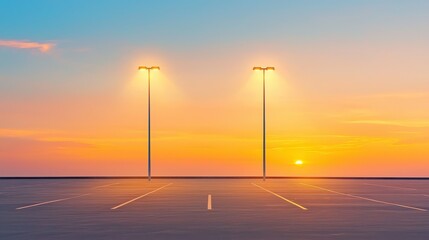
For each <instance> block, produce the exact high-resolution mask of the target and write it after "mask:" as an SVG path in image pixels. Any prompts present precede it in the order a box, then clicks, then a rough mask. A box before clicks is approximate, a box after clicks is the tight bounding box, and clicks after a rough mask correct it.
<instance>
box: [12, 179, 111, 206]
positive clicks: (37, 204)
mask: <svg viewBox="0 0 429 240" xmlns="http://www.w3.org/2000/svg"><path fill="white" fill-rule="evenodd" d="M115 184H118V183H112V184H107V185H102V186H98V187H94V188H92V189H97V188H102V187H108V186H112V185H115ZM90 194H91V193H85V194H81V195H78V196H74V197H69V198H60V199H55V200H51V201H46V202H41V203H35V204H31V205H27V206H23V207H19V208H16V210H21V209H26V208H31V207H37V206H40V205H45V204H49V203H56V202H62V201H65V200H69V199H73V198H79V197H83V196H87V195H90Z"/></svg>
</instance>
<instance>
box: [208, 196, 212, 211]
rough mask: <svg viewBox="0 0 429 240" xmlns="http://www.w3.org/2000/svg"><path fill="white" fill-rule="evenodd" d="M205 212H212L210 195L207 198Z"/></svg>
mask: <svg viewBox="0 0 429 240" xmlns="http://www.w3.org/2000/svg"><path fill="white" fill-rule="evenodd" d="M207 210H212V195H211V194H209V195H208V197H207Z"/></svg>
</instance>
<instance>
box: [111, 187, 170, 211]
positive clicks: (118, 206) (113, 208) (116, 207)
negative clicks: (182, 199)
mask: <svg viewBox="0 0 429 240" xmlns="http://www.w3.org/2000/svg"><path fill="white" fill-rule="evenodd" d="M171 184H172V183H169V184H167V185H164V186H162V187H160V188H157V189H155V190H153V191H150V192H148V193H145V194H143V195H141V196H138V197H136V198H133V199H131V200H129V201H126V202H124V203H121V204H119V205H117V206H115V207H112V208H111V210H115V209H118V208H120V207H123V206H125V205H127V204H129V203H132V202H134V201H136V200H139V199H140V198H142V197H145V196H147V195H149V194H152V193H154V192H156V191H159V190H161V189H163V188H165V187H168V186H170V185H171Z"/></svg>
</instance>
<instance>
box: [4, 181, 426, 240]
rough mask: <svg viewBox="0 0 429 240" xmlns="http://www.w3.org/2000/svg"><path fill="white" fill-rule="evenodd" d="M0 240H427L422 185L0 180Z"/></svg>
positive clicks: (336, 182) (381, 183) (406, 183)
mask: <svg viewBox="0 0 429 240" xmlns="http://www.w3.org/2000/svg"><path fill="white" fill-rule="evenodd" d="M0 216H1V218H0V239H177V238H183V239H286V238H288V237H289V238H290V239H428V237H429V180H368V179H359V180H345V179H268V180H267V181H266V182H263V181H262V180H260V179H154V180H152V181H151V182H148V181H147V180H145V179H1V180H0Z"/></svg>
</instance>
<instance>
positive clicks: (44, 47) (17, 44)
mask: <svg viewBox="0 0 429 240" xmlns="http://www.w3.org/2000/svg"><path fill="white" fill-rule="evenodd" d="M54 46H55V44H53V43H40V42H32V41H21V40H1V39H0V47H8V48H19V49H36V50H38V51H40V52H43V53H46V52H48V51H50V50H51V49H52V48H53V47H54Z"/></svg>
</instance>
